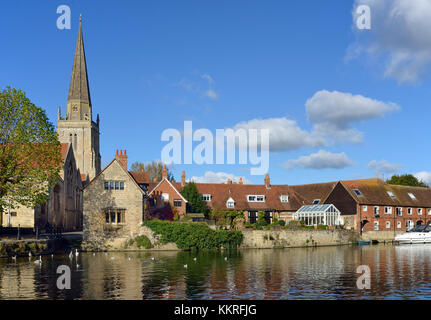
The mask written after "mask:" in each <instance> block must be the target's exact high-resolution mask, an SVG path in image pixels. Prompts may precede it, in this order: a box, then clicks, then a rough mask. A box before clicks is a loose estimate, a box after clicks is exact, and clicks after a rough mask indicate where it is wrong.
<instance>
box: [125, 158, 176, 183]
mask: <svg viewBox="0 0 431 320" xmlns="http://www.w3.org/2000/svg"><path fill="white" fill-rule="evenodd" d="M163 166H164V165H163V163H162V162H161V161H152V162H150V163H147V164H145V163H142V162H139V161H136V162H133V163H132V165H131V166H130V171H141V170H145V171H148V173H149V178H150V181H151V182H159V181H162V179H163ZM166 169H167V170H168V180H169V181H171V182H174V181H175V178H174V175H173V174H172V172H171V171H172V166H171V168H168V167H166Z"/></svg>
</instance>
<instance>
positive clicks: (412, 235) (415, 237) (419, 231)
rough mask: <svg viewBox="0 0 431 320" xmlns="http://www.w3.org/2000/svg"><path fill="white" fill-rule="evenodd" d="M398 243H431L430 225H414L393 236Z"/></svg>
mask: <svg viewBox="0 0 431 320" xmlns="http://www.w3.org/2000/svg"><path fill="white" fill-rule="evenodd" d="M395 241H397V242H398V243H410V244H413V243H431V225H429V224H428V225H424V226H416V227H414V228H413V229H412V230H410V231H408V232H406V233H403V234H400V235H398V236H396V237H395Z"/></svg>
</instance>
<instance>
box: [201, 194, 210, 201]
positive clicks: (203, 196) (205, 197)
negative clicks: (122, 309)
mask: <svg viewBox="0 0 431 320" xmlns="http://www.w3.org/2000/svg"><path fill="white" fill-rule="evenodd" d="M211 198H212V197H211V195H210V194H208V193H207V194H203V195H202V200H204V201H206V202H210V201H211Z"/></svg>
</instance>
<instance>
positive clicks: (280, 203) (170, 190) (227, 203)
mask: <svg viewBox="0 0 431 320" xmlns="http://www.w3.org/2000/svg"><path fill="white" fill-rule="evenodd" d="M185 180H186V177H185V173H184V171H183V173H182V177H181V182H169V181H168V180H167V177H166V176H164V177H163V180H162V181H161V182H160V183H159V184H158V185H156V186H155V187H154V188H153V189H152V190H151V191H150V193H149V199H150V203H151V204H150V208H151V206H154V207H155V209H154V210H159V211H160V210H162V208H166V209H169V208H174V210H176V211H177V212H178V213H179V215H180V216H183V215H184V214H185V213H186V207H187V200H186V199H184V198H183V197H182V196H181V191H182V189H183V188H184V186H185V185H186V184H187V183H186V181H185ZM195 184H196V187H197V190H198V192H199V193H200V194H201V195H202V198H203V200H204V201H205V202H206V203H207V206H208V208H210V209H211V210H231V211H234V210H235V211H242V212H243V214H244V218H245V220H246V221H247V222H250V223H255V222H256V221H257V215H258V212H259V211H263V212H265V218H266V220H267V222H268V223H271V222H272V221H273V219H274V218H277V219H283V220H286V221H289V220H291V219H292V216H293V213H294V212H296V211H297V210H298V209H299V208H300V207H301V206H302V205H305V204H308V202H307V200H306V199H304V198H303V197H302V196H301V195H299V194H298V193H297V192H295V190H294V189H293V188H292V187H291V186H288V185H271V183H270V177H269V175H268V174H267V175H266V176H265V179H264V183H263V184H262V185H252V184H244V183H243V182H242V178H240V180H239V182H238V183H234V182H232V181H231V180H228V181H227V182H226V183H195Z"/></svg>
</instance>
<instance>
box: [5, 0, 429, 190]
mask: <svg viewBox="0 0 431 320" xmlns="http://www.w3.org/2000/svg"><path fill="white" fill-rule="evenodd" d="M400 1H401V0H394V1H386V0H381V1H380V2H376V1H375V0H363V1H344V0H338V1H333V0H326V1H315V0H307V1H261V0H259V1H245V0H244V1H242V0H237V1H222V0H220V1H202V0H200V1H192V0H190V1H122V2H120V1H78V0H75V1H37V2H36V1H8V2H3V3H2V4H1V10H0V29H1V30H2V41H1V49H2V50H1V52H0V57H1V59H0V70H1V71H0V88H3V87H5V86H7V85H10V86H12V87H15V88H20V89H22V90H23V91H25V92H26V93H27V95H28V97H29V98H30V99H31V100H32V101H33V102H34V103H35V104H36V105H38V106H41V107H43V108H45V109H46V111H47V113H48V116H49V118H50V119H51V121H52V122H53V123H56V121H57V108H58V106H61V108H62V112H63V114H64V113H65V108H66V100H67V93H68V89H69V81H70V75H71V70H72V62H73V54H74V49H75V43H76V36H77V31H78V21H79V14H80V13H82V14H83V33H84V43H85V50H86V57H87V67H88V73H89V83H90V91H91V96H92V103H93V115H96V114H97V113H99V114H100V119H101V155H102V165H106V164H107V163H109V161H110V160H112V158H113V156H114V152H115V149H126V150H127V153H128V155H129V163H132V162H134V161H143V162H146V161H151V160H153V159H160V158H161V150H162V148H163V146H165V144H166V143H165V142H162V141H161V139H160V138H161V133H162V131H163V130H165V129H167V128H176V129H178V130H182V128H183V123H184V121H186V120H192V121H193V127H194V129H198V128H208V129H210V130H211V131H212V132H214V134H215V130H216V129H223V128H235V127H236V126H238V124H240V123H242V125H245V126H249V127H253V124H256V123H257V124H258V126H260V127H264V126H268V127H269V128H270V129H271V130H274V131H273V132H274V136H273V137H271V140H270V143H271V145H273V142H274V141H275V144H276V145H277V150H275V151H272V152H271V153H270V168H269V174H270V176H271V182H272V183H274V184H291V185H293V184H303V183H312V182H323V181H331V180H338V179H355V178H369V177H374V176H382V175H383V174H384V175H385V176H386V177H388V176H390V175H391V174H392V173H421V174H420V176H421V177H422V178H423V179H424V180H426V181H427V182H431V178H430V177H431V173H430V171H431V168H430V165H429V160H428V159H429V157H430V151H429V142H428V139H427V138H428V136H429V133H428V132H429V125H428V124H429V119H430V116H431V111H430V108H429V105H430V104H429V101H431V90H429V87H430V78H429V70H430V61H431V44H430V43H429V40H423V39H425V38H427V39H429V38H430V36H428V37H427V33H428V34H429V33H430V32H431V31H430V30H431V28H429V25H427V23H428V22H427V21H431V3H429V6H428V5H427V3H426V1H425V5H424V2H423V1H418V0H413V1H411V2H409V4H408V5H407V4H402V2H400ZM62 4H65V5H68V6H69V7H70V8H71V11H72V28H71V30H59V29H57V27H56V21H57V18H58V16H59V14H57V13H56V10H57V7H58V6H59V5H62ZM360 4H367V5H369V6H370V8H371V18H372V27H371V30H358V29H356V27H355V19H356V17H354V16H352V13H353V11H354V8H356V7H357V6H358V5H360ZM403 6H404V7H403ZM421 6H424V7H421ZM391 9H392V11H393V10H399V11H398V12H401V13H400V14H399V15H398V16H397V19H395V18H394V17H392V16H390V15H389V13H388V12H390V11H391ZM418 15H419V17H418ZM412 21H413V23H411V22H412ZM415 24H416V25H415ZM409 28H410V29H409ZM311 98H313V99H311ZM309 99H310V100H309ZM307 101H308V102H309V103H308V104H307ZM306 105H307V107H306ZM274 119H278V120H280V119H282V120H281V121H275V122H274ZM253 121H254V122H253ZM274 123H276V124H274ZM277 126H279V127H277ZM292 132H296V133H297V134H298V136H293V135H292ZM292 137H293V138H292ZM307 139H309V141H308V142H306V141H307ZM319 139H320V140H319ZM292 140H295V141H296V142H297V143H293V142H295V141H292ZM298 141H299V142H298ZM316 141H320V142H316ZM292 143H293V144H294V146H293V145H292ZM248 168H249V166H246V165H196V164H193V165H180V164H176V165H174V168H173V172H174V174H175V176H176V178H177V180H178V179H179V176H180V173H181V171H182V170H185V171H186V175H187V177H188V178H190V177H195V179H196V180H197V181H205V179H204V178H203V177H204V176H205V173H206V172H208V171H211V172H213V173H214V174H212V178H213V179H222V180H224V179H226V178H227V177H233V178H235V177H239V176H241V177H244V178H245V179H246V180H247V181H249V182H252V183H263V176H251V175H250V174H249V171H248ZM208 177H209V175H208V174H207V180H208Z"/></svg>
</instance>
